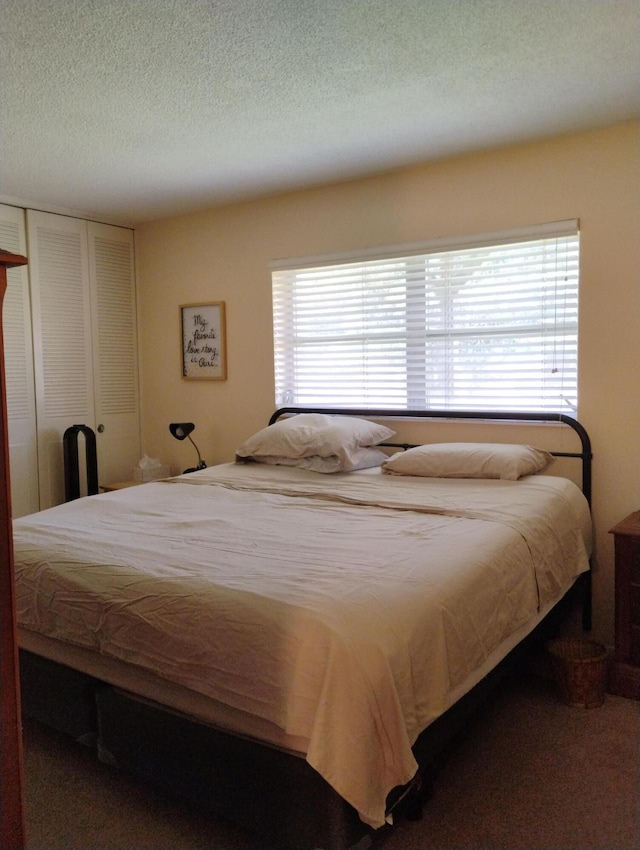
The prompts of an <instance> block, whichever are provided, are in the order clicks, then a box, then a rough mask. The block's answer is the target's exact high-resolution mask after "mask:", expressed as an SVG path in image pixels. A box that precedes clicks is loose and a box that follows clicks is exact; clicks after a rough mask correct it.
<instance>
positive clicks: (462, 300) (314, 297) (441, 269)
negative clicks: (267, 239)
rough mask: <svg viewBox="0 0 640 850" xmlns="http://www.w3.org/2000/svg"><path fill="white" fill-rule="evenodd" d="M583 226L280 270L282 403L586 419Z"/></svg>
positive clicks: (276, 289)
mask: <svg viewBox="0 0 640 850" xmlns="http://www.w3.org/2000/svg"><path fill="white" fill-rule="evenodd" d="M578 250H579V247H578V229H577V222H575V221H572V222H560V223H555V224H553V225H546V226H542V227H538V228H535V229H532V230H527V231H519V232H511V233H509V234H504V233H503V234H496V235H493V236H488V237H479V238H478V239H475V240H473V241H472V240H466V244H459V245H451V244H449V245H446V246H444V245H443V244H442V243H439V244H436V245H426V246H425V245H422V246H405V247H404V249H403V248H400V249H394V250H392V249H389V250H385V251H382V252H376V255H373V254H369V255H367V256H360V257H347V258H344V257H340V258H335V257H334V258H327V259H325V260H317V259H316V260H313V259H312V260H308V261H303V262H296V263H294V262H292V261H288V262H287V261H285V262H283V263H278V264H277V265H276V264H274V266H273V272H272V278H273V319H274V345H275V379H276V403H277V404H284V405H294V406H295V405H306V406H322V405H325V406H337V407H340V406H345V407H346V406H349V407H364V408H366V407H387V408H405V409H410V410H415V409H435V410H437V409H442V410H447V409H450V410H492V411H500V410H518V411H543V412H548V411H557V412H561V413H568V414H569V415H573V414H575V412H576V410H577V402H578V400H577V345H578Z"/></svg>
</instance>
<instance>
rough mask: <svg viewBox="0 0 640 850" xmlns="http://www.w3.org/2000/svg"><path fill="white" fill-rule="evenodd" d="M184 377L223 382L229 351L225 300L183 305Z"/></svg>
mask: <svg viewBox="0 0 640 850" xmlns="http://www.w3.org/2000/svg"><path fill="white" fill-rule="evenodd" d="M180 337H181V339H182V377H183V378H187V379H191V380H205V381H224V380H226V378H227V351H226V330H225V315H224V301H211V302H209V303H207V304H182V305H181V306H180Z"/></svg>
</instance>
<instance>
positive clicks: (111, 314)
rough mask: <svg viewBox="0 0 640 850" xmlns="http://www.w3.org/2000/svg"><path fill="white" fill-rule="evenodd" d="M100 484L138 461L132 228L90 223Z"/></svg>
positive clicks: (121, 476) (125, 474) (120, 477)
mask: <svg viewBox="0 0 640 850" xmlns="http://www.w3.org/2000/svg"><path fill="white" fill-rule="evenodd" d="M87 226H88V233H89V270H90V278H91V296H92V298H91V301H92V313H93V327H94V328H95V331H94V336H93V357H94V360H93V374H94V388H95V419H96V423H97V431H98V433H97V444H98V478H99V480H100V483H103V484H104V483H110V482H113V481H126V480H128V479H130V478H131V477H132V470H133V468H134V467H135V466H137V465H138V461H139V460H140V424H139V423H140V415H139V406H138V404H139V403H138V398H139V394H138V357H137V334H136V300H135V273H134V254H133V231H131V230H128V229H127V228H123V227H113V226H111V225H104V224H96V223H95V222H89V223H88V225H87Z"/></svg>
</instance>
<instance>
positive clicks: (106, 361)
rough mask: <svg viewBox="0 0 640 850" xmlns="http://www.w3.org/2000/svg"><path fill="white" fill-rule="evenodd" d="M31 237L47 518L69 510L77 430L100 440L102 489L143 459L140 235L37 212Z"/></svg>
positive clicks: (30, 220) (30, 222)
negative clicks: (66, 461)
mask: <svg viewBox="0 0 640 850" xmlns="http://www.w3.org/2000/svg"><path fill="white" fill-rule="evenodd" d="M27 235H28V246H29V274H30V282H31V298H32V312H33V339H34V371H35V379H36V380H35V386H36V411H37V421H38V471H39V482H40V508H41V509H43V508H47V507H50V506H52V505H56V504H59V503H60V502H62V501H64V465H63V443H62V437H63V435H64V432H65V430H66V429H67V428H68V427H69V426H71V425H87V426H89V427H90V428H92V429H93V430H94V431H95V432H96V443H97V450H98V477H99V481H100V483H109V482H111V481H117V480H123V479H128V478H130V477H131V471H132V469H133V467H134V466H135V465H136V464H137V462H138V460H139V459H140V434H139V402H138V371H137V343H136V313H135V277H134V263H133V233H132V231H130V230H128V229H127V228H120V227H113V226H111V225H100V224H96V223H94V222H87V221H84V220H82V219H76V218H71V217H67V216H60V215H55V214H50V213H42V212H37V211H32V210H27ZM79 454H80V457H81V458H83V457H84V455H83V453H82V450H81V447H79ZM81 479H82V472H81Z"/></svg>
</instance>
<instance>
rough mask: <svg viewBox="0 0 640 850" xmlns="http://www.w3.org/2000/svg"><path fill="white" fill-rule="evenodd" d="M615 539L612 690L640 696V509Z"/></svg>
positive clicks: (615, 533)
mask: <svg viewBox="0 0 640 850" xmlns="http://www.w3.org/2000/svg"><path fill="white" fill-rule="evenodd" d="M611 534H613V536H614V539H615V559H616V560H615V581H616V588H615V597H616V603H615V604H616V619H615V629H616V635H615V640H616V645H615V652H614V658H613V664H612V666H611V671H610V675H609V691H610V692H611V693H612V694H618V695H619V696H623V697H630V698H631V699H640V511H636V512H635V513H632V514H629V516H628V517H626V519H623V520H622V522H619V523H618V524H617V525H616V526H615V527H614V528H612V529H611Z"/></svg>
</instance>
